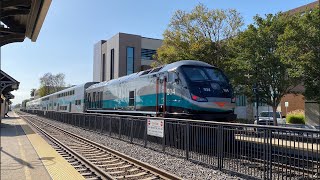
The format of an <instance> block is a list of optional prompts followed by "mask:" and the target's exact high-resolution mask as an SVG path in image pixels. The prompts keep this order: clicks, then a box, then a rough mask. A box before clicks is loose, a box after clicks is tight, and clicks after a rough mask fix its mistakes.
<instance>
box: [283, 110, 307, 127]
mask: <svg viewBox="0 0 320 180" xmlns="http://www.w3.org/2000/svg"><path fill="white" fill-rule="evenodd" d="M286 121H287V123H288V124H305V123H306V120H305V117H304V111H302V110H296V111H291V112H289V113H288V114H287V118H286Z"/></svg>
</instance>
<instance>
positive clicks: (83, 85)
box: [27, 82, 95, 103]
mask: <svg viewBox="0 0 320 180" xmlns="http://www.w3.org/2000/svg"><path fill="white" fill-rule="evenodd" d="M91 83H95V82H87V83H83V84H80V85H75V86H71V87H69V88H67V89H64V90H61V91H58V92H55V93H52V94H49V95H46V96H43V97H41V98H38V99H34V100H32V101H29V102H31V103H33V102H37V101H41V100H42V99H44V98H47V97H50V96H52V95H57V94H60V93H64V92H68V91H70V90H72V89H76V88H79V87H84V88H85V86H86V85H87V84H91ZM29 102H27V103H29Z"/></svg>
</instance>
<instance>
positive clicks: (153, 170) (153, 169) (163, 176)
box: [24, 116, 181, 180]
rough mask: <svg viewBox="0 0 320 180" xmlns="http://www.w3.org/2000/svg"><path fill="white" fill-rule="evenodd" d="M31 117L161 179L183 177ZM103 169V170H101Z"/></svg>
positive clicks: (175, 179) (174, 179) (38, 118)
mask: <svg viewBox="0 0 320 180" xmlns="http://www.w3.org/2000/svg"><path fill="white" fill-rule="evenodd" d="M24 117H28V116H24ZM31 117H33V118H36V119H37V120H39V121H41V123H43V124H45V125H47V126H50V127H51V128H54V129H56V130H59V131H60V132H62V133H64V134H67V135H68V136H72V137H73V138H76V139H79V140H82V141H84V142H85V143H88V144H92V145H93V146H96V147H97V148H100V149H103V150H106V151H108V152H110V153H112V154H114V155H116V156H118V157H119V158H122V159H123V160H125V161H127V162H128V163H131V164H134V165H135V166H137V167H141V168H142V169H143V170H145V171H146V172H150V173H151V174H153V175H154V176H158V177H159V178H160V179H173V180H178V179H181V178H180V177H177V176H176V175H173V174H171V173H168V172H166V171H163V170H161V169H159V168H157V167H154V166H152V165H150V164H147V163H144V162H142V161H139V160H137V159H134V158H132V157H129V156H127V155H125V154H123V153H120V152H118V151H115V150H113V149H110V148H108V147H106V146H103V145H101V144H98V143H96V142H92V141H91V140H88V139H86V138H84V137H81V136H78V135H76V134H74V133H71V132H68V131H66V130H64V129H61V128H59V127H56V126H53V125H51V124H49V123H46V122H44V121H43V120H41V119H42V118H40V117H38V116H31ZM78 155H79V154H78ZM79 156H81V155H79ZM83 159H84V160H86V159H85V158H83ZM98 169H100V168H98ZM100 170H101V169H100ZM101 171H103V170H101ZM109 176H110V177H111V178H113V176H112V175H109ZM110 177H108V178H107V179H109V178H110Z"/></svg>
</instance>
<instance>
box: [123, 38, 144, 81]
mask: <svg viewBox="0 0 320 180" xmlns="http://www.w3.org/2000/svg"><path fill="white" fill-rule="evenodd" d="M127 47H134V72H138V71H140V70H141V36H138V35H132V34H124V33H119V67H118V68H119V74H118V76H119V77H121V76H125V75H127Z"/></svg>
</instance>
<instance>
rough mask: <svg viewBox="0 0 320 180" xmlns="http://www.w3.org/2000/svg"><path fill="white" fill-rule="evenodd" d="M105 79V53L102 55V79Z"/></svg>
mask: <svg viewBox="0 0 320 180" xmlns="http://www.w3.org/2000/svg"><path fill="white" fill-rule="evenodd" d="M105 80H106V54H103V55H102V81H105Z"/></svg>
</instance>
